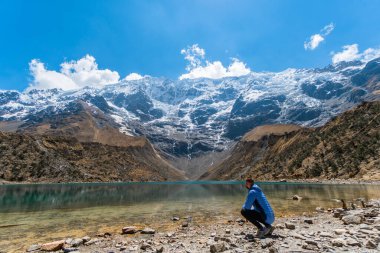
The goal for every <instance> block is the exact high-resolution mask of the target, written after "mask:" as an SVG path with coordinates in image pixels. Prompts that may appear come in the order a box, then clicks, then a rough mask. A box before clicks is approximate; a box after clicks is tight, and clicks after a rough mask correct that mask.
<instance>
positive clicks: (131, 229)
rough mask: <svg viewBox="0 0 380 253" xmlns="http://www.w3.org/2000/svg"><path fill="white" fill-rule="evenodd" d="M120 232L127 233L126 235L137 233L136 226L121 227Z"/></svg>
mask: <svg viewBox="0 0 380 253" xmlns="http://www.w3.org/2000/svg"><path fill="white" fill-rule="evenodd" d="M121 233H122V234H127V235H130V234H136V233H137V229H136V227H123V228H122V229H121Z"/></svg>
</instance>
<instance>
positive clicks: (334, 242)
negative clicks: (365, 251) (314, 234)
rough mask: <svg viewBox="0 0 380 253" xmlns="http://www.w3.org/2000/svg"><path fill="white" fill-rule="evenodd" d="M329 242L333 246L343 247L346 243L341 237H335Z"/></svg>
mask: <svg viewBox="0 0 380 253" xmlns="http://www.w3.org/2000/svg"><path fill="white" fill-rule="evenodd" d="M331 244H332V246H335V247H343V246H344V245H345V244H346V242H345V240H344V239H343V238H336V239H333V240H331Z"/></svg>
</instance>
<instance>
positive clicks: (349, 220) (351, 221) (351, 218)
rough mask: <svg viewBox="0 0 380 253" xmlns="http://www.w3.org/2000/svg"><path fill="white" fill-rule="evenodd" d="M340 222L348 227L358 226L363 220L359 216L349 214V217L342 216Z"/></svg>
mask: <svg viewBox="0 0 380 253" xmlns="http://www.w3.org/2000/svg"><path fill="white" fill-rule="evenodd" d="M342 221H343V223H344V224H346V225H350V224H360V223H362V221H363V219H362V217H361V216H358V215H353V214H350V215H346V216H343V218H342Z"/></svg>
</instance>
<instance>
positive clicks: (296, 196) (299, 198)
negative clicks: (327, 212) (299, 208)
mask: <svg viewBox="0 0 380 253" xmlns="http://www.w3.org/2000/svg"><path fill="white" fill-rule="evenodd" d="M292 199H293V200H301V199H302V197H300V196H298V195H293V197H292Z"/></svg>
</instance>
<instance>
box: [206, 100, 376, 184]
mask: <svg viewBox="0 0 380 253" xmlns="http://www.w3.org/2000/svg"><path fill="white" fill-rule="evenodd" d="M281 128H283V129H282V132H283V133H282V134H281ZM285 132H286V133H285ZM258 133H262V134H258ZM246 176H252V177H254V178H255V179H258V180H277V179H282V178H288V179H304V178H323V179H333V178H342V179H348V178H357V179H366V180H380V101H376V102H365V103H363V104H361V105H360V106H358V107H357V108H355V109H352V110H349V111H347V112H345V113H343V114H341V115H340V116H338V117H335V118H334V119H332V120H331V121H330V122H328V123H327V124H326V125H324V126H322V127H319V128H315V129H305V128H302V129H299V130H296V128H295V127H290V126H289V125H287V126H283V127H280V126H278V125H277V126H262V127H259V128H255V129H254V130H252V131H251V132H249V133H248V134H247V135H246V136H245V137H244V138H243V139H242V140H241V141H240V142H239V143H238V144H237V145H236V146H235V148H234V150H233V151H232V153H231V155H230V156H229V157H227V158H226V159H225V160H224V161H223V162H221V163H220V164H218V165H216V166H214V167H212V168H211V169H210V170H209V171H208V172H207V173H205V174H204V175H202V177H201V179H220V180H227V179H242V178H244V177H246Z"/></svg>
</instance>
